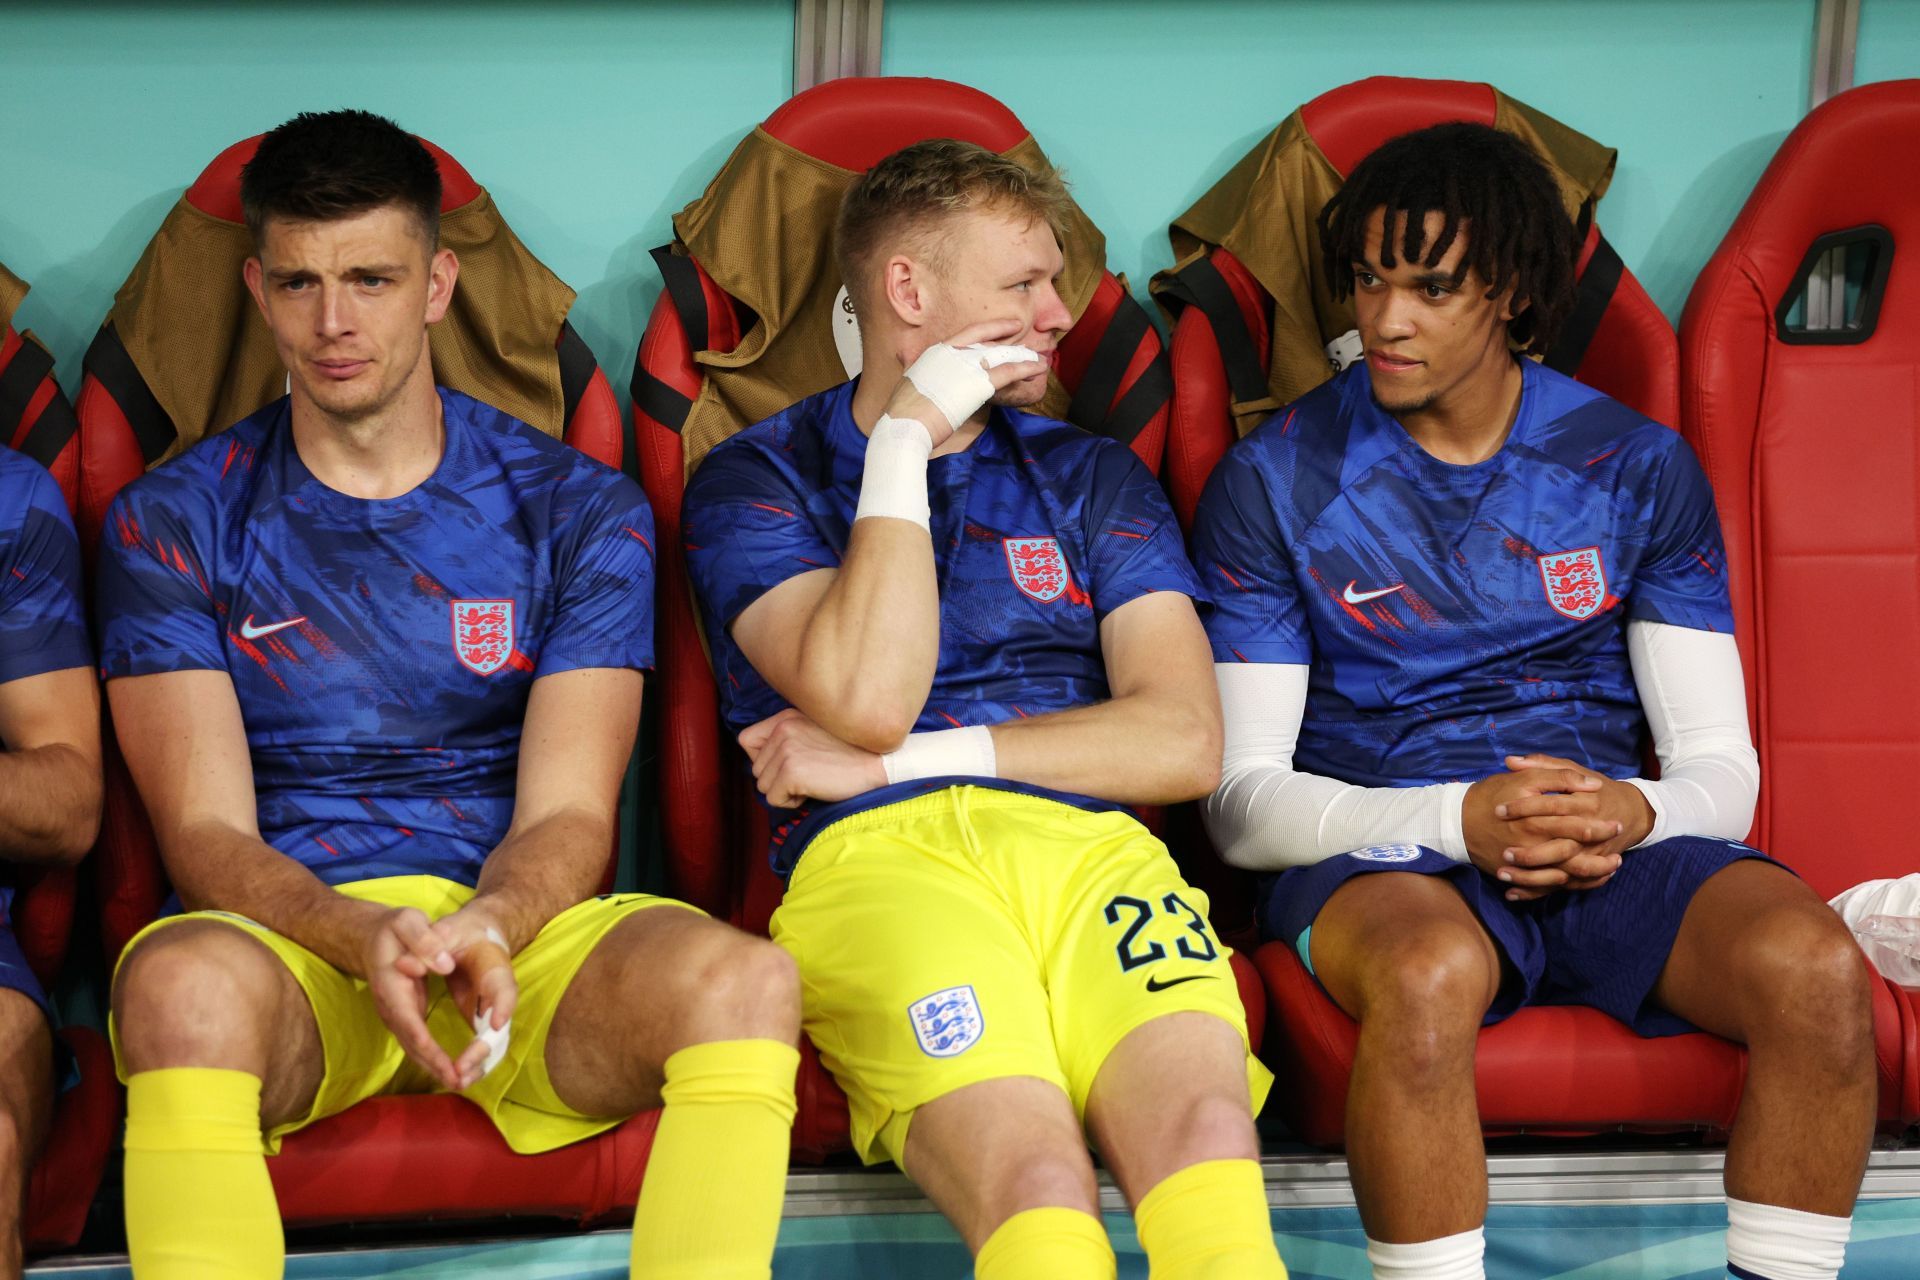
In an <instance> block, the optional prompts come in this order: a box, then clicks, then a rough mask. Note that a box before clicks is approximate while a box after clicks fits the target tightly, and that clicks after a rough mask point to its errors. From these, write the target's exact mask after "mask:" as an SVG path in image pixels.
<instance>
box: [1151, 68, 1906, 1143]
mask: <svg viewBox="0 0 1920 1280" xmlns="http://www.w3.org/2000/svg"><path fill="white" fill-rule="evenodd" d="M1494 105H1495V98H1494V95H1493V90H1492V88H1491V87H1490V86H1487V85H1482V84H1467V83H1461V82H1455V81H1431V80H1399V79H1389V78H1378V79H1372V80H1364V81H1360V82H1359V83H1357V84H1352V85H1347V86H1345V87H1343V88H1340V89H1335V90H1333V91H1331V92H1330V93H1327V94H1324V95H1322V96H1321V97H1319V98H1317V99H1315V100H1314V101H1313V102H1311V103H1308V104H1307V105H1306V106H1305V107H1303V108H1302V109H1301V113H1302V117H1303V120H1304V122H1305V123H1306V125H1307V126H1308V128H1309V130H1310V131H1311V133H1312V136H1313V137H1314V139H1315V140H1316V141H1317V142H1318V144H1319V145H1320V147H1321V149H1322V150H1323V151H1324V153H1325V155H1326V157H1327V159H1328V160H1329V161H1330V162H1331V163H1332V165H1333V166H1334V168H1335V169H1336V170H1337V171H1338V172H1339V173H1341V174H1345V173H1347V172H1349V171H1350V170H1351V169H1352V167H1353V165H1355V164H1356V163H1358V162H1359V160H1360V159H1361V158H1363V157H1364V156H1365V155H1366V154H1367V153H1368V152H1369V151H1371V150H1372V149H1373V148H1374V147H1376V146H1378V145H1379V144H1380V143H1381V142H1384V141H1386V140H1387V139H1388V138H1389V137H1392V136H1395V135H1397V134H1400V133H1404V132H1408V131H1410V130H1413V129H1417V128H1422V127H1425V126H1427V125H1431V124H1437V123H1440V122H1442V121H1446V120H1455V119H1467V120H1477V121H1481V122H1483V123H1488V124H1491V123H1493V119H1494V115H1493V111H1494ZM1604 243H1605V242H1604V241H1603V240H1601V238H1600V235H1599V230H1598V227H1597V225H1596V224H1594V223H1593V222H1592V221H1591V220H1590V219H1589V220H1588V225H1587V228H1586V241H1585V244H1584V246H1583V249H1582V260H1581V268H1582V271H1583V280H1585V281H1587V282H1588V283H1587V285H1586V287H1587V289H1588V292H1589V293H1590V294H1592V293H1593V281H1594V280H1595V277H1594V274H1593V273H1594V271H1595V270H1596V269H1598V270H1600V271H1603V272H1606V273H1607V274H1608V275H1612V274H1613V272H1615V271H1617V272H1618V275H1617V277H1616V278H1615V279H1614V281H1613V283H1612V285H1611V288H1610V289H1608V290H1603V291H1602V292H1601V293H1599V294H1597V295H1594V296H1595V297H1596V303H1595V304H1590V306H1589V308H1588V310H1589V315H1588V318H1587V320H1586V322H1585V324H1584V325H1582V324H1579V323H1575V324H1573V325H1570V328H1571V329H1582V328H1584V330H1585V331H1584V333H1583V334H1581V335H1580V336H1581V337H1582V339H1583V341H1584V346H1583V347H1582V349H1581V351H1580V353H1579V354H1578V356H1577V358H1574V359H1571V360H1569V359H1567V358H1565V356H1566V353H1565V352H1561V353H1560V354H1561V357H1562V358H1561V359H1558V360H1555V359H1551V358H1550V361H1549V363H1554V364H1556V367H1561V368H1562V369H1563V371H1567V372H1573V373H1575V374H1577V376H1578V377H1580V378H1581V379H1582V380H1583V381H1586V382H1588V383H1590V384H1591V385H1594V386H1597V387H1599V388H1601V389H1602V390H1605V391H1607V392H1608V393H1609V394H1611V395H1613V396H1614V397H1616V398H1617V399H1620V400H1622V401H1624V402H1625V403H1627V404H1630V405H1632V406H1633V407H1634V408H1636V409H1638V410H1639V411H1640V412H1642V413H1645V414H1647V415H1648V416H1649V417H1652V418H1654V419H1656V420H1658V421H1662V422H1667V423H1675V422H1676V421H1677V419H1678V417H1679V414H1678V407H1679V390H1678V374H1677V357H1676V344H1675V339H1674V335H1673V331H1672V328H1671V327H1670V326H1669V325H1668V324H1667V321H1666V320H1665V318H1664V317H1663V316H1662V315H1661V314H1660V312H1659V311H1658V309H1657V308H1655V307H1654V305H1653V303H1652V301H1651V300H1650V299H1649V298H1648V297H1647V295H1646V293H1645V291H1644V290H1643V289H1641V287H1640V286H1639V284H1638V283H1637V282H1636V281H1635V280H1634V279H1633V277H1632V275H1631V274H1630V273H1628V272H1626V270H1625V269H1624V268H1623V267H1620V266H1619V264H1618V258H1617V257H1615V256H1614V255H1612V253H1611V251H1610V250H1606V249H1604V248H1603V247H1602V246H1604ZM1208 260H1209V261H1210V262H1211V263H1212V264H1213V266H1214V267H1215V269H1216V270H1217V272H1218V276H1219V278H1220V280H1221V281H1223V282H1224V285H1225V288H1226V290H1227V292H1228V294H1229V295H1230V297H1231V299H1232V302H1233V303H1234V304H1235V305H1237V308H1238V310H1239V313H1240V317H1241V319H1242V320H1243V321H1244V325H1245V329H1246V330H1248V331H1251V334H1252V338H1251V346H1250V350H1251V352H1255V353H1257V352H1263V351H1266V350H1267V349H1268V343H1269V339H1270V330H1269V326H1270V325H1271V324H1272V323H1273V322H1274V321H1273V303H1272V299H1271V297H1270V296H1269V295H1268V294H1267V292H1266V290H1265V289H1264V288H1262V286H1261V285H1260V284H1259V283H1258V282H1257V281H1256V280H1254V278H1253V276H1252V274H1251V273H1250V272H1248V271H1247V270H1246V269H1245V267H1244V266H1242V264H1241V263H1239V262H1238V261H1237V260H1236V259H1235V258H1234V257H1233V255H1232V254H1231V253H1229V252H1227V251H1225V250H1222V249H1215V250H1214V251H1213V252H1212V253H1211V254H1210V255H1209V259H1208ZM1596 264H1598V265H1597V267H1596ZM1596 307H1597V309H1596ZM1214 309H1217V307H1216V308H1214ZM1315 340H1316V341H1317V340H1318V339H1317V336H1316V339H1315ZM1233 341H1236V342H1245V341H1246V339H1245V338H1243V337H1238V336H1235V337H1233ZM1240 354H1241V360H1242V363H1244V359H1245V357H1246V356H1247V354H1248V351H1247V350H1242V352H1241V353H1240ZM1172 355H1173V366H1174V420H1173V425H1172V427H1171V429H1170V434H1169V438H1168V443H1167V474H1168V480H1169V483H1170V487H1171V488H1172V489H1173V492H1174V495H1175V505H1176V508H1177V509H1178V510H1180V511H1181V513H1182V516H1183V518H1190V517H1191V514H1192V509H1193V504H1194V503H1195V502H1197V501H1198V498H1199V495H1200V491H1201V488H1202V487H1203V486H1204V484H1205V481H1206V477H1207V475H1208V474H1209V472H1210V471H1211V469H1212V467H1213V465H1214V463H1215V462H1217V461H1218V460H1219V458H1220V457H1221V456H1222V455H1223V454H1224V453H1225V451H1226V449H1227V448H1228V447H1229V446H1230V445H1231V444H1232V442H1233V440H1234V425H1233V418H1232V414H1231V409H1230V406H1231V404H1232V402H1233V401H1234V400H1236V399H1241V400H1244V399H1250V398H1254V397H1253V396H1250V395H1246V394H1240V393H1236V391H1235V390H1234V388H1233V384H1232V373H1231V371H1230V368H1229V366H1230V364H1231V363H1232V361H1230V360H1229V359H1227V358H1224V357H1223V355H1222V344H1221V343H1220V342H1219V341H1218V340H1216V336H1215V331H1214V326H1213V325H1212V323H1211V322H1210V320H1209V318H1208V314H1207V311H1206V310H1205V309H1203V308H1202V307H1201V306H1199V305H1191V306H1188V307H1186V308H1185V309H1184V310H1183V311H1182V312H1181V313H1180V315H1179V319H1178V322H1177V325H1176V327H1175V330H1174V337H1173V343H1172ZM1568 365H1571V368H1569V367H1568ZM1256 376H1260V377H1261V378H1262V382H1261V384H1260V393H1261V394H1264V387H1265V384H1264V375H1262V374H1260V373H1259V371H1258V370H1256ZM1703 452H1704V451H1703ZM1714 479H1715V482H1716V487H1717V485H1718V481H1719V476H1718V475H1717V474H1716V475H1715V477H1714ZM1722 503H1723V506H1724V503H1725V491H1724V490H1722ZM1809 514H1811V513H1809ZM1763 753H1764V748H1763ZM1236 874H1237V873H1232V872H1228V871H1224V870H1220V871H1214V872H1211V873H1209V875H1208V877H1207V878H1209V879H1211V880H1212V881H1213V882H1214V883H1213V884H1212V885H1210V886H1209V889H1210V892H1212V893H1213V895H1214V896H1215V898H1216V900H1217V901H1218V900H1221V899H1225V900H1227V901H1226V903H1225V911H1226V912H1227V913H1229V919H1232V916H1231V913H1232V912H1233V910H1234V908H1235V904H1234V903H1233V902H1232V899H1233V897H1234V896H1235V894H1236V893H1237V894H1239V895H1241V896H1242V897H1244V896H1245V895H1246V893H1247V892H1248V890H1247V888H1246V885H1247V881H1246V880H1244V879H1238V880H1236ZM1222 886H1225V887H1222ZM1236 886H1237V887H1236ZM1221 914H1222V908H1221V907H1216V916H1219V915H1221ZM1223 927H1227V926H1226V924H1225V923H1224V922H1223ZM1228 931H1229V932H1230V931H1231V929H1230V928H1228ZM1256 963H1257V965H1258V967H1259V969H1260V974H1261V977H1262V978H1263V979H1264V980H1265V983H1266V987H1267V991H1268V994H1269V999H1270V1002H1271V1003H1270V1010H1269V1013H1270V1016H1269V1020H1268V1021H1269V1026H1270V1027H1271V1029H1272V1034H1271V1035H1270V1036H1269V1038H1268V1042H1267V1046H1266V1056H1267V1058H1268V1060H1269V1062H1270V1063H1271V1064H1272V1065H1273V1067H1274V1069H1275V1071H1276V1073H1277V1075H1278V1077H1279V1078H1278V1081H1277V1083H1276V1085H1275V1090H1274V1093H1275V1097H1276V1099H1277V1100H1278V1105H1279V1107H1280V1109H1281V1114H1282V1115H1283V1116H1284V1117H1285V1119H1286V1120H1287V1121H1288V1123H1289V1124H1290V1125H1291V1127H1292V1128H1293V1129H1294V1130H1295V1132H1297V1133H1298V1134H1299V1135H1300V1136H1301V1137H1303V1138H1305V1139H1306V1140H1307V1141H1309V1142H1312V1143H1315V1144H1317V1145H1321V1146H1329V1147H1331V1146H1337V1145H1339V1144H1340V1142H1341V1140H1342V1135H1343V1133H1344V1129H1345V1109H1346V1098H1347V1078H1348V1075H1349V1073H1350V1071H1351V1068H1352V1065H1353V1052H1354V1046H1355V1043H1356V1040H1357V1033H1358V1025H1357V1024H1356V1023H1355V1022H1354V1021H1353V1020H1352V1019H1351V1018H1349V1017H1347V1016H1346V1014H1344V1013H1343V1012H1341V1010H1340V1009H1339V1008H1338V1007H1337V1006H1336V1005H1334V1003H1333V1002H1332V1001H1331V1000H1329V999H1328V998H1327V997H1326V995H1325V994H1324V993H1323V992H1322V991H1321V990H1320V988H1319V986H1318V985H1317V984H1316V983H1315V982H1314V980H1313V978H1312V977H1311V976H1310V975H1309V974H1308V973H1307V971H1306V968H1305V967H1304V966H1303V965H1302V964H1301V962H1300V959H1299V957H1298V956H1297V955H1296V954H1295V953H1294V951H1293V949H1292V948H1291V947H1288V946H1286V945H1284V944H1280V943H1269V944H1267V945H1266V946H1264V947H1262V948H1261V949H1260V950H1259V952H1258V953H1257V955H1256ZM1875 1014H1876V1019H1877V1026H1878V1030H1879V1035H1878V1039H1877V1051H1878V1053H1879V1056H1880V1061H1881V1064H1882V1067H1883V1070H1891V1069H1893V1068H1892V1066H1891V1064H1895V1063H1898V1062H1900V1061H1901V1060H1902V1058H1903V1050H1902V1048H1901V1044H1900V1041H1901V1036H1902V1034H1903V1023H1902V1021H1901V1018H1900V1011H1899V1009H1898V1008H1897V1005H1896V1002H1895V1001H1894V999H1893V998H1892V994H1891V993H1889V992H1881V993H1880V994H1879V996H1878V997H1877V998H1876V1006H1875ZM1907 1034H1910V1032H1907ZM1744 1071H1745V1052H1744V1050H1742V1049H1741V1048H1739V1047H1738V1046H1736V1045H1733V1044H1730V1043H1728V1042H1726V1041H1724V1040H1720V1039H1718V1038H1716V1037H1713V1036H1709V1035H1706V1034H1704V1033H1696V1034H1692V1035H1686V1036H1677V1037H1672V1038H1668V1039H1660V1040H1642V1039H1641V1038H1639V1037H1638V1036H1635V1035H1634V1034H1633V1033H1632V1032H1631V1031H1629V1030H1628V1029H1627V1028H1626V1027H1625V1026H1623V1025H1622V1024H1620V1023H1618V1022H1616V1021H1614V1020H1613V1019H1611V1018H1609V1017H1608V1016H1607V1015H1605V1014H1602V1013H1599V1012H1597V1011H1595V1010H1591V1009H1579V1008H1540V1009H1526V1010H1522V1011H1521V1012H1520V1013H1518V1014H1516V1015H1515V1016H1514V1017H1512V1018H1510V1019H1509V1020H1507V1021H1506V1022H1504V1023H1502V1024H1501V1025H1499V1026H1497V1027H1494V1028H1492V1029H1489V1030H1487V1031H1485V1032H1483V1033H1482V1034H1481V1036H1480V1041H1479V1045H1478V1049H1477V1052H1476V1056H1475V1073H1476V1079H1477V1081H1478V1086H1479V1094H1480V1114H1481V1121H1482V1124H1483V1125H1484V1126H1485V1128H1486V1130H1487V1131H1488V1132H1489V1133H1492V1134H1502V1133H1509V1134H1510V1133H1519V1132H1532V1133H1593V1132H1601V1131H1606V1130H1612V1129H1634V1130H1644V1131H1656V1132H1657V1131H1671V1130H1685V1129H1694V1128H1701V1129H1725V1128H1727V1127H1728V1126H1729V1125H1731V1123H1732V1121H1733V1115H1734V1111H1735V1108H1736V1107H1737V1105H1738V1103H1739V1098H1740V1089H1741V1082H1742V1079H1743V1076H1744ZM1891 1103H1892V1099H1891V1097H1889V1098H1888V1105H1886V1106H1883V1118H1885V1119H1888V1120H1891V1119H1892V1118H1893V1115H1892V1112H1893V1110H1894V1108H1893V1106H1892V1105H1891Z"/></svg>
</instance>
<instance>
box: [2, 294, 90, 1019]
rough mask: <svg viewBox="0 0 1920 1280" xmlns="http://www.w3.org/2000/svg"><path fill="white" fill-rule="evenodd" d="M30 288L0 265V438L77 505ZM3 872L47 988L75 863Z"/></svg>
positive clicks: (72, 459) (62, 402)
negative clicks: (32, 316) (21, 322)
mask: <svg viewBox="0 0 1920 1280" xmlns="http://www.w3.org/2000/svg"><path fill="white" fill-rule="evenodd" d="M26 294H27V286H26V284H25V283H23V282H22V281H20V280H19V279H18V278H17V277H15V276H13V275H11V274H9V273H8V271H7V269H6V268H5V267H0V443H5V444H6V445H8V446H10V447H11V448H13V449H15V450H17V451H18V452H20V453H24V454H26V455H27V456H28V457H29V458H32V459H33V460H34V461H35V462H38V463H39V464H40V465H41V466H43V467H45V468H47V470H49V471H51V472H52V473H53V478H54V479H55V480H56V481H57V482H58V483H59V485H60V492H61V494H62V495H63V496H65V498H66V500H67V509H68V510H69V511H72V510H73V509H74V508H75V505H76V502H77V500H78V497H79V489H80V485H79V478H80V467H79V459H80V450H79V446H78V444H77V443H76V441H75V438H74V437H75V434H76V431H77V429H78V424H77V423H76V421H75V419H74V416H73V407H72V406H71V405H69V404H68V403H67V397H66V396H65V395H64V394H63V393H62V392H61V390H60V384H59V383H57V382H55V381H54V377H53V357H52V356H51V355H49V354H47V349H46V348H45V347H43V346H41V345H40V342H39V339H37V338H35V337H34V336H33V335H32V334H31V333H22V332H19V331H16V330H15V329H14V327H13V312H14V309H15V308H16V307H17V306H18V305H19V302H20V299H22V298H24V297H25V296H26ZM5 874H6V875H7V876H8V877H9V878H10V879H11V880H12V882H13V884H14V886H15V894H14V899H13V911H12V924H13V932H14V936H15V937H16V938H18V939H19V942H20V949H21V951H22V952H24V953H25V955H26V958H27V965H28V967H29V968H31V969H32V970H33V972H34V974H35V975H36V976H37V977H38V978H39V979H40V981H41V983H42V985H46V986H50V985H51V984H52V982H53V979H54V976H55V975H56V974H57V973H58V972H59V971H60V962H61V960H62V959H63V958H65V956H66V952H67V937H68V935H69V934H70V933H71V932H72V929H73V900H74V873H73V869H72V868H71V867H56V868H49V869H38V868H24V867H9V868H7V869H6V873H5Z"/></svg>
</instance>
